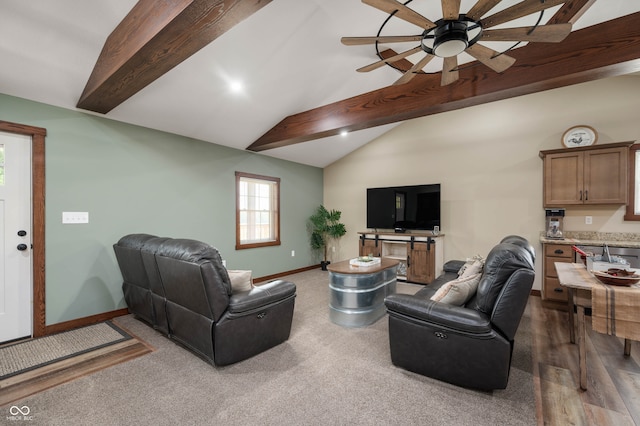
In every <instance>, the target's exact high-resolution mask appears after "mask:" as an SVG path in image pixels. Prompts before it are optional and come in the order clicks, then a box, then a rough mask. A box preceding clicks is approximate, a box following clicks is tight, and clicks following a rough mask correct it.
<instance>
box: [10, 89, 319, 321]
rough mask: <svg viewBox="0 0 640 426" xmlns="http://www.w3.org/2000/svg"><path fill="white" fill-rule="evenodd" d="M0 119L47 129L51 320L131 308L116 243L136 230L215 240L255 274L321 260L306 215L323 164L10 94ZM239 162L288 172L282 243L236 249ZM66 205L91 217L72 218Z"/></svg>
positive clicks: (262, 170)
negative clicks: (84, 220)
mask: <svg viewBox="0 0 640 426" xmlns="http://www.w3.org/2000/svg"><path fill="white" fill-rule="evenodd" d="M0 120H5V121H10V122H15V123H20V124H25V125H30V126H36V127H43V128H45V129H47V137H46V304H47V324H55V323H58V322H62V321H68V320H72V319H76V318H82V317H85V316H89V315H94V314H98V313H102V312H108V311H112V310H114V309H119V308H123V307H125V303H124V299H123V296H122V290H121V284H122V277H121V275H120V271H119V269H118V266H117V263H116V260H115V256H114V254H113V249H112V245H113V244H114V243H115V242H116V241H117V240H118V239H119V238H120V237H121V236H123V235H125V234H129V233H138V232H144V233H149V234H155V235H160V236H169V237H175V238H193V239H198V240H201V241H205V242H207V243H209V244H211V245H213V246H215V247H216V248H218V250H219V251H220V253H221V254H222V256H223V258H224V259H226V260H227V267H228V268H230V269H251V270H253V276H254V277H260V276H265V275H271V274H276V273H280V272H283V271H289V270H293V269H296V268H301V267H305V266H308V265H312V264H314V263H317V262H318V259H317V258H316V257H315V256H314V254H313V253H312V252H311V251H310V249H309V245H308V237H307V231H306V221H307V218H308V217H309V216H310V215H311V214H312V213H313V210H314V209H315V208H316V207H317V206H318V205H319V204H321V203H322V194H323V171H322V169H320V168H316V167H311V166H305V165H301V164H298V163H293V162H289V161H282V160H277V159H273V158H270V157H267V156H264V155H258V154H254V153H249V152H245V151H241V150H236V149H231V148H227V147H223V146H219V145H215V144H211V143H207V142H203V141H199V140H195V139H190V138H185V137H182V136H177V135H174V134H169V133H164V132H159V131H155V130H150V129H147V128H142V127H138V126H133V125H128V124H124V123H119V122H116V121H112V120H109V119H105V118H103V117H98V116H94V115H90V114H85V113H82V112H77V111H71V110H67V109H62V108H58V107H53V106H50V105H45V104H41V103H36V102H31V101H27V100H24V99H20V98H15V97H11V96H7V95H2V94H0ZM236 170H237V171H243V172H248V173H255V174H261V175H268V176H275V177H279V178H281V200H280V202H281V240H282V245H281V246H277V247H268V248H258V249H249V250H240V251H236V250H235V174H234V173H235V171H236ZM63 211H86V212H89V223H88V224H78V225H67V224H65V225H63V224H62V212H63ZM292 250H295V253H296V256H295V257H292V256H291V251H292Z"/></svg>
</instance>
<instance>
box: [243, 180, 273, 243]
mask: <svg viewBox="0 0 640 426" xmlns="http://www.w3.org/2000/svg"><path fill="white" fill-rule="evenodd" d="M277 245H280V179H279V178H274V177H268V176H259V175H252V174H248V173H242V172H236V250H240V249H247V248H254V247H265V246H277Z"/></svg>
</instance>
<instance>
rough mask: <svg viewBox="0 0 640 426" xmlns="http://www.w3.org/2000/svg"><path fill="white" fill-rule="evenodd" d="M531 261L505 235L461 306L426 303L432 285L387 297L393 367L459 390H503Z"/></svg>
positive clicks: (528, 249)
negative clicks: (452, 385)
mask: <svg viewBox="0 0 640 426" xmlns="http://www.w3.org/2000/svg"><path fill="white" fill-rule="evenodd" d="M534 261H535V251H534V249H533V247H532V246H531V245H530V244H529V243H528V242H527V240H525V239H524V238H522V237H518V236H509V237H506V238H504V239H503V241H502V242H500V244H498V245H496V246H495V247H494V248H493V249H492V250H491V251H490V252H489V254H488V255H487V257H486V260H485V266H484V270H483V272H482V275H481V278H480V282H479V284H478V289H477V292H476V294H475V295H474V296H473V297H472V298H471V299H470V300H469V301H468V302H467V303H466V304H465V305H464V306H455V305H448V304H444V303H441V302H434V301H432V300H430V298H431V296H432V295H433V294H434V293H435V291H436V290H437V288H434V287H437V285H436V286H433V287H432V286H431V285H430V286H427V287H425V288H424V289H422V290H420V291H418V292H417V293H416V294H415V295H402V294H394V295H389V296H387V298H386V299H385V304H386V306H387V310H388V313H389V343H390V349H391V360H392V362H393V364H394V365H396V366H398V367H401V368H404V369H406V370H409V371H412V372H415V373H418V374H422V375H425V376H429V377H433V378H435V379H438V380H443V381H446V382H449V383H453V384H455V385H459V386H464V387H469V388H476V389H482V390H491V389H504V388H505V387H506V386H507V381H508V379H509V370H510V367H511V356H512V353H513V346H514V336H515V333H516V330H517V329H518V325H519V324H520V319H521V318H522V314H523V312H524V309H525V307H526V304H527V300H528V298H529V293H530V291H531V287H532V285H533V279H534ZM448 274H449V279H451V278H453V277H455V276H457V274H455V273H452V272H449V273H448ZM443 281H448V280H443ZM443 281H441V282H440V283H439V284H440V285H442V284H443V283H444V282H443Z"/></svg>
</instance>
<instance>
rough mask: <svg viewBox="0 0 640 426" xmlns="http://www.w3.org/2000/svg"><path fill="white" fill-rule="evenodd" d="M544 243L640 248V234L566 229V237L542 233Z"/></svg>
mask: <svg viewBox="0 0 640 426" xmlns="http://www.w3.org/2000/svg"><path fill="white" fill-rule="evenodd" d="M540 242H541V243H542V244H567V245H582V246H602V245H604V244H606V245H608V246H610V247H632V248H640V234H635V233H631V232H591V231H566V232H565V233H564V239H562V240H559V239H555V238H547V237H546V233H545V232H544V231H542V232H541V233H540Z"/></svg>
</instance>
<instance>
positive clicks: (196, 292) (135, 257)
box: [114, 234, 296, 365]
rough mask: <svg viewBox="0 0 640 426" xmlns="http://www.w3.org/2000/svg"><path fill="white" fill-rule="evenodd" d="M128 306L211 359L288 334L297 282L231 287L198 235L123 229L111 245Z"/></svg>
mask: <svg viewBox="0 0 640 426" xmlns="http://www.w3.org/2000/svg"><path fill="white" fill-rule="evenodd" d="M114 251H115V253H116V257H117V259H118V264H119V266H120V270H121V272H122V276H123V280H124V282H123V284H122V288H123V292H124V296H125V301H126V302H127V305H128V307H129V310H130V311H131V312H132V313H134V314H135V315H137V316H138V317H140V318H142V319H144V320H145V321H146V322H148V323H150V324H151V325H152V326H154V327H155V328H156V329H158V330H159V331H161V332H163V333H164V334H166V335H167V336H168V337H169V338H171V339H174V340H176V341H177V342H179V343H180V344H182V345H183V346H185V347H187V348H189V349H190V350H192V351H193V352H195V353H197V354H198V355H200V356H201V357H202V358H204V359H205V360H207V361H209V362H211V363H213V364H215V365H227V364H232V363H235V362H238V361H242V360H244V359H247V358H249V357H251V356H254V355H257V354H258V353H260V352H263V351H265V350H267V349H269V348H271V347H273V346H276V345H278V344H280V343H282V342H284V341H286V340H287V339H288V338H289V333H290V331H291V322H292V319H293V309H294V301H295V295H296V286H295V284H293V283H292V282H289V281H284V280H275V281H271V282H268V283H265V284H261V285H257V286H253V287H252V288H251V290H247V291H234V290H233V289H232V287H231V281H230V279H229V275H228V273H227V270H226V268H225V267H224V266H223V265H222V259H221V257H220V254H219V253H218V250H216V249H215V248H214V247H212V246H210V245H208V244H206V243H203V242H200V241H195V240H187V239H172V238H158V237H154V236H152V235H146V234H132V235H128V236H125V237H123V238H121V239H120V241H118V243H116V244H115V245H114Z"/></svg>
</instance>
